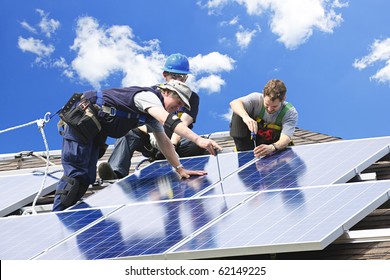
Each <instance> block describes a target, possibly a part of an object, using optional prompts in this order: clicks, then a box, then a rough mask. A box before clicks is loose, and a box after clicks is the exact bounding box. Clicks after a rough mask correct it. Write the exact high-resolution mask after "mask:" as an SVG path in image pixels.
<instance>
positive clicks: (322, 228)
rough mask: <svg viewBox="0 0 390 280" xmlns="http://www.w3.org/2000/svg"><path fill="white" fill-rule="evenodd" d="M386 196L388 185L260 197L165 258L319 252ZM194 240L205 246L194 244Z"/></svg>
mask: <svg viewBox="0 0 390 280" xmlns="http://www.w3.org/2000/svg"><path fill="white" fill-rule="evenodd" d="M389 196H390V181H378V182H368V183H367V182H366V183H353V184H340V185H328V186H318V187H312V188H303V189H289V190H269V191H262V192H259V193H256V194H255V195H254V196H252V197H251V199H249V200H247V201H246V203H245V204H241V205H240V207H237V208H236V209H234V211H231V212H229V213H227V215H225V216H224V217H222V218H220V219H219V221H218V222H217V223H214V224H212V225H211V226H209V227H207V228H206V229H205V230H204V231H202V232H199V233H197V234H196V235H195V236H193V237H190V238H189V239H188V240H187V241H185V242H183V243H182V244H179V245H178V246H176V247H174V248H172V250H170V251H169V252H167V254H166V258H189V259H191V258H192V259H194V258H210V257H224V256H225V257H226V256H235V255H250V254H265V253H276V252H290V251H306V250H321V249H324V248H325V247H326V246H327V245H329V244H330V243H331V242H333V241H334V240H335V239H336V238H338V237H339V236H341V235H342V234H343V233H344V231H345V230H348V229H349V228H351V227H352V226H353V225H354V224H356V223H357V222H358V221H360V220H361V219H362V218H364V217H365V216H366V215H368V214H369V213H371V212H372V211H373V210H374V209H376V208H377V207H378V206H380V205H381V204H382V203H384V202H385V201H386V200H388V199H389ZM195 238H196V239H198V240H203V243H195V242H192V239H195ZM209 239H212V242H209ZM194 244H196V245H195V246H194ZM204 244H208V247H207V250H205V249H204V248H203V245H204ZM210 244H211V246H210Z"/></svg>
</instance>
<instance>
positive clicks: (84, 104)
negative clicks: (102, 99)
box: [79, 99, 89, 111]
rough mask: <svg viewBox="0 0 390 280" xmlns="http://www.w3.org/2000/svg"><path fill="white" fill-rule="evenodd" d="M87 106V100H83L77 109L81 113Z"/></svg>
mask: <svg viewBox="0 0 390 280" xmlns="http://www.w3.org/2000/svg"><path fill="white" fill-rule="evenodd" d="M88 106H89V100H88V99H83V100H81V101H80V103H79V108H80V109H81V110H83V111H85V110H86V109H87V108H88Z"/></svg>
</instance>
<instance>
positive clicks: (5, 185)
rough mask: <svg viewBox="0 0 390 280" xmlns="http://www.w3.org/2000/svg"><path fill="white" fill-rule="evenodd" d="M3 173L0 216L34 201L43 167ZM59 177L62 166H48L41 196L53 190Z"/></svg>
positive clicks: (41, 177)
mask: <svg viewBox="0 0 390 280" xmlns="http://www.w3.org/2000/svg"><path fill="white" fill-rule="evenodd" d="M4 174H6V175H0V196H1V199H0V217H4V216H6V215H8V214H10V213H12V212H13V211H15V210H18V209H20V208H21V207H23V206H25V205H27V204H29V203H31V202H33V201H34V198H35V197H36V195H37V193H38V191H39V190H40V188H41V185H42V182H43V178H44V177H43V175H44V169H39V170H37V169H24V170H21V171H19V172H13V173H10V172H4ZM61 177H62V167H58V166H56V167H49V175H48V176H47V178H46V182H45V186H44V188H43V190H42V193H41V194H42V196H44V195H46V194H48V193H50V192H52V191H54V190H55V188H56V185H57V182H58V181H59V179H60V178H61Z"/></svg>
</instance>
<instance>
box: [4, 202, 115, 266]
mask: <svg viewBox="0 0 390 280" xmlns="http://www.w3.org/2000/svg"><path fill="white" fill-rule="evenodd" d="M111 211H113V209H111V208H109V209H103V210H100V209H99V210H83V211H81V210H80V211H77V212H72V211H65V212H58V213H47V214H39V215H30V216H19V217H17V216H12V217H7V218H2V219H0V228H1V230H0V259H2V260H6V259H8V260H21V259H24V260H26V259H31V258H33V257H34V256H35V255H38V254H40V253H41V252H43V251H45V250H48V249H50V248H51V247H52V246H54V245H56V244H57V243H58V242H60V241H62V240H64V239H66V238H68V237H69V236H71V235H73V234H74V233H75V232H77V231H78V230H80V229H82V228H84V227H87V226H88V225H89V224H91V223H93V222H94V221H96V220H98V219H100V218H102V216H103V214H102V213H104V214H107V213H109V212H111Z"/></svg>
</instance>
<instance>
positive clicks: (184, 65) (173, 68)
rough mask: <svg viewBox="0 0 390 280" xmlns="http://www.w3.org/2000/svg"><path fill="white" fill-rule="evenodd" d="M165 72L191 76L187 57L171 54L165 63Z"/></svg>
mask: <svg viewBox="0 0 390 280" xmlns="http://www.w3.org/2000/svg"><path fill="white" fill-rule="evenodd" d="M163 70H164V71H167V72H171V73H177V74H189V73H190V63H189V62H188V59H187V57H186V56H185V55H183V54H181V53H175V54H171V55H170V56H168V58H167V60H166V61H165V64H164V68H163Z"/></svg>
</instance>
